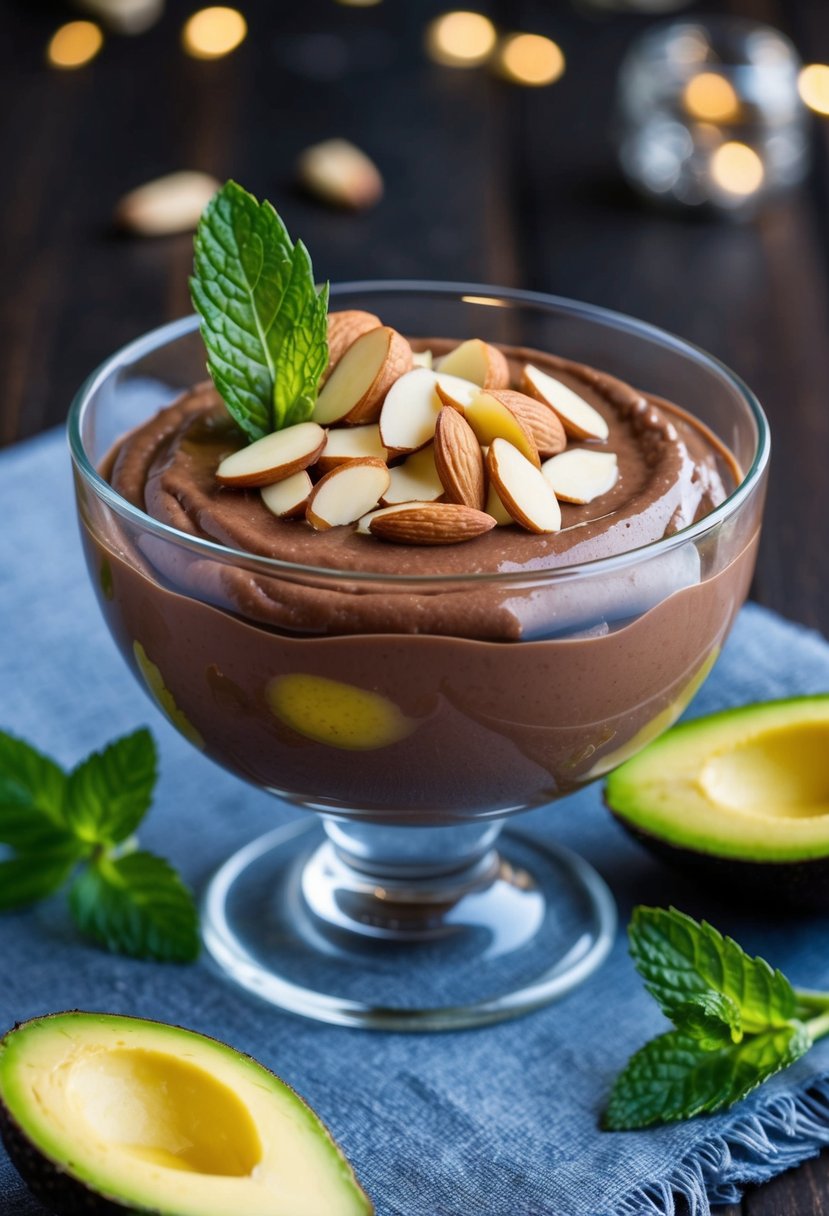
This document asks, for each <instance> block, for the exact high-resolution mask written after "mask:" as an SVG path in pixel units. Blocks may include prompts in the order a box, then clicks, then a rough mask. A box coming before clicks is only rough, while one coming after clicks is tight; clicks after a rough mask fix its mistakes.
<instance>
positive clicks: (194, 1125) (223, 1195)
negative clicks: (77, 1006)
mask: <svg viewBox="0 0 829 1216" xmlns="http://www.w3.org/2000/svg"><path fill="white" fill-rule="evenodd" d="M0 1132H2V1137H3V1141H4V1143H5V1145H6V1148H7V1150H8V1153H9V1156H10V1157H11V1159H12V1161H13V1162H14V1164H15V1165H16V1166H17V1169H18V1170H19V1171H20V1173H21V1174H22V1176H23V1178H24V1179H25V1180H26V1182H27V1183H28V1185H29V1187H30V1188H31V1190H32V1191H33V1192H34V1194H35V1195H36V1196H37V1197H38V1198H39V1199H40V1200H41V1201H42V1202H43V1203H45V1204H46V1206H47V1207H49V1208H51V1209H52V1210H53V1211H55V1212H58V1213H60V1214H61V1216H75V1214H76V1213H77V1214H78V1216H80V1214H81V1213H83V1214H84V1216H124V1214H126V1213H141V1214H145V1213H152V1214H153V1216H233V1214H236V1213H239V1214H240V1216H241V1214H242V1213H244V1216H340V1214H342V1216H368V1214H370V1213H371V1212H373V1208H372V1205H371V1203H370V1201H369V1200H368V1198H367V1197H366V1195H365V1194H364V1193H363V1191H362V1190H361V1189H360V1187H359V1186H358V1184H357V1181H356V1179H355V1177H354V1173H353V1171H352V1170H351V1167H350V1166H349V1164H348V1162H347V1161H346V1159H345V1157H344V1156H343V1155H342V1153H341V1152H340V1150H339V1148H338V1147H337V1145H336V1144H335V1143H334V1141H333V1140H332V1138H331V1135H330V1134H329V1132H328V1131H327V1129H326V1128H325V1126H324V1125H323V1124H322V1122H321V1121H320V1120H319V1119H318V1118H317V1116H316V1115H315V1114H314V1112H313V1111H312V1110H311V1109H310V1108H309V1107H308V1106H306V1104H305V1103H304V1102H303V1101H302V1100H301V1098H299V1097H298V1096H297V1094H295V1093H294V1091H293V1090H292V1089H290V1088H289V1087H288V1086H287V1085H286V1084H285V1083H284V1082H283V1081H280V1080H279V1078H278V1077H276V1076H274V1074H273V1073H271V1072H269V1071H268V1070H267V1069H266V1068H264V1067H263V1066H262V1065H261V1064H259V1063H258V1062H257V1061H256V1060H253V1059H251V1057H250V1056H246V1055H242V1054H241V1053H240V1052H238V1051H235V1050H234V1049H233V1048H232V1047H227V1046H226V1045H225V1044H224V1043H219V1042H217V1041H216V1040H215V1039H209V1038H206V1037H205V1036H204V1035H201V1034H196V1033H195V1032H194V1031H192V1030H182V1029H180V1028H179V1027H177V1026H168V1025H166V1024H164V1023H163V1022H149V1021H144V1020H143V1019H141V1018H131V1017H122V1016H119V1015H115V1014H106V1013H82V1012H79V1011H72V1012H69V1013H56V1014H51V1015H50V1016H48V1017H41V1018H34V1019H33V1020H32V1021H29V1022H23V1023H22V1024H21V1025H19V1026H16V1027H15V1028H14V1029H13V1030H11V1031H9V1033H8V1034H7V1035H6V1036H5V1038H4V1039H2V1040H0Z"/></svg>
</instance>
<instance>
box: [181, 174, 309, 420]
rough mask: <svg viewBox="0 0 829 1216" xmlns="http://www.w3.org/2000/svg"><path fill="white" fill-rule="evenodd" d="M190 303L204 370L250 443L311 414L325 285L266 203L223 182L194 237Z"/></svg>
mask: <svg viewBox="0 0 829 1216" xmlns="http://www.w3.org/2000/svg"><path fill="white" fill-rule="evenodd" d="M190 291H191V295H192V299H193V305H194V307H195V308H196V310H197V311H198V313H199V315H200V317H201V333H202V337H203V339H204V344H205V346H206V348H207V354H208V361H207V367H208V370H209V372H210V375H211V377H212V378H213V383H214V384H215V385H216V388H217V389H218V391H219V393H220V394H221V396H222V398H223V400H224V402H225V405H226V406H227V408H228V410H229V412H230V414H231V415H232V416H233V418H234V419H235V420H236V422H237V423H238V424H239V426H240V427H241V428H242V430H243V431H244V432H245V434H246V435H247V437H248V439H249V440H255V439H261V438H262V436H263V435H266V434H268V433H270V432H271V431H277V430H280V429H281V428H282V427H285V426H291V425H293V424H294V423H296V422H304V421H305V420H306V419H308V418H309V417H310V416H311V412H312V410H313V408H314V404H315V402H316V395H317V385H318V384H319V380H320V376H321V375H322V373H323V372H324V371H325V367H326V365H327V363H328V284H327V283H326V284H325V286H324V287H322V288H321V290H320V291H317V288H316V286H315V284H314V275H313V270H312V267H311V259H310V257H309V255H308V250H307V249H306V248H305V246H304V245H303V243H302V241H297V242H296V244H294V243H293V242H292V241H291V238H290V237H289V235H288V232H287V230H286V228H285V225H284V224H283V222H282V220H281V219H280V217H279V216H278V215H277V213H276V211H275V210H274V208H273V207H272V206H271V204H270V203H269V202H267V200H265V201H263V202H261V203H260V202H259V201H258V200H257V199H255V198H254V197H253V195H252V194H248V192H247V191H246V190H243V189H242V187H241V186H239V185H238V184H237V183H236V182H233V181H229V182H226V183H225V185H224V186H223V187H222V189H221V190H220V191H219V192H218V193H217V194H216V195H215V196H214V197H213V198H212V199H211V201H210V202H209V203H208V205H207V207H206V208H205V210H204V212H203V214H202V217H201V220H200V222H199V226H198V230H197V232H196V240H195V263H194V274H193V277H192V278H191V279H190Z"/></svg>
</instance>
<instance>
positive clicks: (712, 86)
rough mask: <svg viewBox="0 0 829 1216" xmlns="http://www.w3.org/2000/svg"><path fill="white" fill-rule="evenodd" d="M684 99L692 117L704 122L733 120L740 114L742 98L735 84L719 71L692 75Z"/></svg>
mask: <svg viewBox="0 0 829 1216" xmlns="http://www.w3.org/2000/svg"><path fill="white" fill-rule="evenodd" d="M682 100H683V104H684V106H685V109H686V111H687V112H688V113H689V114H690V115H691V117H692V118H700V119H702V120H703V121H704V122H733V121H734V120H735V119H737V118H739V116H740V99H739V97H738V96H737V93H736V91H735V89H734V86H733V85H732V84H731V83H730V82H729V81H728V80H726V79H725V77H724V76H721V75H720V74H719V72H700V73H699V74H698V75H697V76H692V77H691V79H690V80H689V81H688V83H687V85H686V86H685V91H684V93H683V97H682Z"/></svg>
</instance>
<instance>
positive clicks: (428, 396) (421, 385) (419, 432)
mask: <svg viewBox="0 0 829 1216" xmlns="http://www.w3.org/2000/svg"><path fill="white" fill-rule="evenodd" d="M435 380H436V376H435V373H434V372H432V371H429V369H428V368H425V367H416V368H414V369H413V370H412V371H410V372H406V374H405V375H404V376H401V377H400V378H399V380H396V381H395V382H394V384H393V385H392V386H391V388H390V389H389V391H388V393H386V399H385V401H384V402H383V407H382V409H381V410H380V435H381V437H382V440H383V443H384V444H385V446H386V447H387V448H388V449H389V451H390V452H392V453H394V455H401V454H403V453H404V452H415V451H417V449H418V448H422V447H423V446H424V445H425V444H427V443H429V442H430V441H431V438H432V436H433V435H434V433H435V423H436V422H437V417H438V413H439V412H440V398H439V397H438V395H437V393H436V392H435Z"/></svg>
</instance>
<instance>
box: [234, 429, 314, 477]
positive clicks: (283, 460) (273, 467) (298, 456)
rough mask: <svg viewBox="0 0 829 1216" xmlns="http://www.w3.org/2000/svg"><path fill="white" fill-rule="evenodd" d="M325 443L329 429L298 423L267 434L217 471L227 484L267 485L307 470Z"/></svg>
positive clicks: (241, 449)
mask: <svg viewBox="0 0 829 1216" xmlns="http://www.w3.org/2000/svg"><path fill="white" fill-rule="evenodd" d="M324 446H325V431H324V430H323V429H322V427H321V426H318V425H317V423H316V422H298V423H297V424H296V426H286V427H284V428H283V429H282V430H281V431H273V432H272V434H270V435H264V436H263V437H262V439H257V440H256V441H255V442H254V443H250V444H248V446H247V447H246V448H240V449H239V451H238V452H234V453H233V455H232V456H226V457H225V458H224V460H223V461H222V462H221V463H220V465H219V467H218V468H217V470H216V480H217V481H218V482H219V484H220V485H223V486H267V485H270V484H271V483H272V482H274V481H284V480H285V478H286V477H291V476H292V474H294V473H298V472H299V471H300V470H301V469H307V468H308V466H309V465H311V464H313V463H314V461H315V460H316V459H317V457H318V456H319V454H320V452H321V451H322V449H323V447H324Z"/></svg>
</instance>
